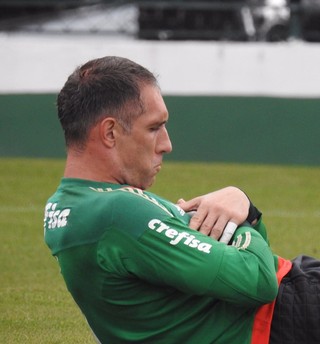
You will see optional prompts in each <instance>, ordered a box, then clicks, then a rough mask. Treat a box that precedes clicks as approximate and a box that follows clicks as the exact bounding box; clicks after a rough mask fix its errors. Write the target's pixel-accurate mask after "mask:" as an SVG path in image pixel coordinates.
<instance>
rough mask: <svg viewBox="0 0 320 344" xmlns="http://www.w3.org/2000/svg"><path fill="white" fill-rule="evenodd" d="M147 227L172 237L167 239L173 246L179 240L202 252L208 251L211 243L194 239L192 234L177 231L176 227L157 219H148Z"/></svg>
mask: <svg viewBox="0 0 320 344" xmlns="http://www.w3.org/2000/svg"><path fill="white" fill-rule="evenodd" d="M148 227H149V228H150V229H152V230H155V231H156V232H157V233H162V234H164V235H165V236H166V237H168V238H169V239H172V240H170V241H169V243H170V245H173V246H175V245H177V244H178V243H179V242H183V244H185V245H187V246H189V247H191V248H196V249H198V250H199V251H202V252H204V253H210V249H211V247H212V245H210V244H208V243H206V242H201V241H200V240H198V239H196V237H195V236H194V235H191V234H189V233H187V232H179V231H177V230H176V229H173V228H170V227H169V226H168V225H166V224H165V223H163V222H162V221H160V220H158V219H152V220H150V221H149V223H148Z"/></svg>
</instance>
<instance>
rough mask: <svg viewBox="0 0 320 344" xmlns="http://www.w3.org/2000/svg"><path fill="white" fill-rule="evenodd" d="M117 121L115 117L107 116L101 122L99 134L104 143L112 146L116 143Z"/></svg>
mask: <svg viewBox="0 0 320 344" xmlns="http://www.w3.org/2000/svg"><path fill="white" fill-rule="evenodd" d="M116 126H117V122H116V120H115V119H114V118H113V117H106V118H104V119H103V120H102V121H101V122H100V126H99V134H100V138H101V141H102V142H103V144H104V145H106V146H107V147H109V148H111V147H113V146H114V145H115V135H114V131H115V128H116Z"/></svg>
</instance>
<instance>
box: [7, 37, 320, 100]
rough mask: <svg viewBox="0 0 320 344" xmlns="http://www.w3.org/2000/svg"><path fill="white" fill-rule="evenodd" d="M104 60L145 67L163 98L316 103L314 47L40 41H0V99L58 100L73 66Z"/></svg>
mask: <svg viewBox="0 0 320 344" xmlns="http://www.w3.org/2000/svg"><path fill="white" fill-rule="evenodd" d="M104 55H119V56H124V57H128V58H130V59H133V60H134V61H136V62H138V63H141V64H142V65H144V66H146V67H147V68H149V69H150V70H151V71H152V72H154V73H155V74H156V75H158V77H159V81H160V85H161V88H162V91H163V94H165V95H187V94H193V95H270V96H280V97H320V67H319V65H320V45H319V44H310V43H304V42H299V41H294V42H288V43H271V44H270V43H269V44H268V43H231V42H212V41H211V42H193V41H186V42H176V41H162V42H152V41H139V40H123V39H121V40H116V39H108V38H106V37H103V36H96V37H95V36H89V35H87V36H80V35H78V36H77V35H73V36H71V35H47V36H44V35H40V34H39V35H36V34H34V35H30V34H29V35H22V34H19V35H18V34H0V93H48V92H57V91H58V90H59V89H60V88H61V87H62V85H63V84H64V82H65V80H66V78H67V76H68V75H69V74H70V73H71V72H72V71H73V70H74V68H75V67H76V66H78V65H81V64H82V63H84V62H86V61H87V60H89V59H92V58H96V57H101V56H104Z"/></svg>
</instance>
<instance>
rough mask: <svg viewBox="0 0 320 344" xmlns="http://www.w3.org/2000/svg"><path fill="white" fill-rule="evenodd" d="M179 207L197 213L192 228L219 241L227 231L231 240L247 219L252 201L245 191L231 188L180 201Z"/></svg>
mask: <svg viewBox="0 0 320 344" xmlns="http://www.w3.org/2000/svg"><path fill="white" fill-rule="evenodd" d="M178 205H179V207H181V208H182V209H183V210H184V211H186V212H190V211H195V213H194V215H193V216H192V218H191V220H190V223H189V226H190V228H192V229H195V230H198V231H199V232H201V233H204V234H205V235H208V236H211V237H213V238H215V239H217V240H218V239H219V238H221V237H222V238H223V231H224V230H225V229H226V231H227V232H228V233H226V235H227V237H228V238H229V239H230V238H231V236H232V234H233V232H234V231H235V229H236V227H237V225H240V224H241V223H243V222H244V221H245V220H246V219H247V217H248V213H249V206H250V201H249V199H248V197H247V196H246V194H245V193H244V192H243V191H241V190H240V189H238V188H236V187H233V186H229V187H226V188H224V189H221V190H218V191H214V192H211V193H209V194H206V195H203V196H199V197H196V198H193V199H191V200H189V201H184V200H183V199H180V200H179V201H178ZM230 223H231V224H230ZM223 241H224V242H226V241H229V240H226V239H225V238H223Z"/></svg>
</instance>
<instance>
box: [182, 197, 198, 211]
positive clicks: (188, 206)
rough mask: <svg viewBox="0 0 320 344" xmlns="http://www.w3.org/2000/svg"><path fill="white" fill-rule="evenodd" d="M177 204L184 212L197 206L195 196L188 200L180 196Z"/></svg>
mask: <svg viewBox="0 0 320 344" xmlns="http://www.w3.org/2000/svg"><path fill="white" fill-rule="evenodd" d="M178 205H179V207H180V208H181V209H182V210H184V211H186V212H188V211H190V210H197V206H198V204H197V201H196V199H195V198H194V199H192V200H190V201H185V200H184V199H182V198H181V199H179V201H178Z"/></svg>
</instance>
